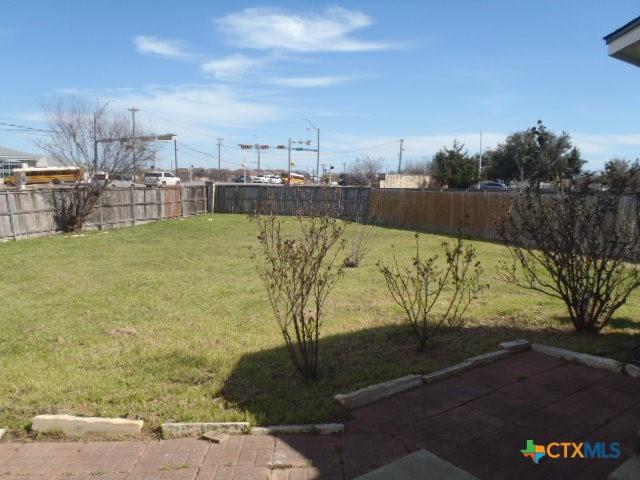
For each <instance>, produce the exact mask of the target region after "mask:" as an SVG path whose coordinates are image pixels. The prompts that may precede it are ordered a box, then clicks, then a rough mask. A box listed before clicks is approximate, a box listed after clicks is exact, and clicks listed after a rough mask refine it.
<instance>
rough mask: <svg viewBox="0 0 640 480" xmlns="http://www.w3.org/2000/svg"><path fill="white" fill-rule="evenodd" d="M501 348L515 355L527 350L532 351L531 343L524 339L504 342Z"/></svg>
mask: <svg viewBox="0 0 640 480" xmlns="http://www.w3.org/2000/svg"><path fill="white" fill-rule="evenodd" d="M500 348H502V349H503V350H508V351H510V352H514V353H516V352H526V351H527V350H531V342H530V341H529V340H524V339H518V340H511V341H508V342H502V343H501V344H500Z"/></svg>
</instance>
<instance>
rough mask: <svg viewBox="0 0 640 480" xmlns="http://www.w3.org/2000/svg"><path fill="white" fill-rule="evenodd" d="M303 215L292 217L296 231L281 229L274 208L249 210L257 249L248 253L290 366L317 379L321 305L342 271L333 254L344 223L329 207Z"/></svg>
mask: <svg viewBox="0 0 640 480" xmlns="http://www.w3.org/2000/svg"><path fill="white" fill-rule="evenodd" d="M306 215H308V216H302V214H299V215H298V216H297V217H296V222H297V224H298V227H299V233H298V235H291V234H287V233H285V232H284V231H283V221H282V220H281V219H280V218H279V217H277V216H275V215H274V214H273V213H266V214H264V213H263V214H255V215H253V216H252V220H254V221H256V222H257V223H258V225H259V229H260V234H259V235H258V239H259V240H260V250H261V251H260V254H257V253H256V252H253V251H252V254H251V256H252V258H253V259H254V260H255V262H256V266H257V270H258V274H259V276H260V278H261V279H262V281H263V283H264V285H265V287H266V289H267V294H268V296H269V301H270V303H271V307H272V309H273V313H274V315H275V317H276V320H277V322H278V325H279V326H280V331H281V332H282V335H283V337H284V340H285V343H286V345H287V350H288V352H289V356H290V357H291V360H292V362H293V364H294V366H295V368H296V369H297V370H298V371H299V372H300V373H301V374H302V375H303V376H304V377H305V378H310V379H316V378H318V362H319V339H320V328H321V326H322V319H323V305H324V302H325V301H326V299H327V296H328V295H329V293H330V292H331V290H332V289H333V287H334V286H335V284H336V281H337V280H338V279H339V278H340V276H341V275H342V273H343V269H342V266H340V265H337V264H336V258H337V256H338V254H339V253H340V251H341V250H342V248H343V245H344V242H343V241H342V240H341V238H342V234H343V233H344V228H345V224H344V222H342V221H341V220H337V219H335V218H332V217H331V216H330V215H329V213H328V210H323V211H321V212H319V213H317V214H311V213H310V212H306Z"/></svg>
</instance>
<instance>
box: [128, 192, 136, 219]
mask: <svg viewBox="0 0 640 480" xmlns="http://www.w3.org/2000/svg"><path fill="white" fill-rule="evenodd" d="M133 189H134V188H133V185H131V191H130V192H129V193H130V194H129V198H130V199H131V223H132V224H133V226H135V225H136V196H135V194H134V193H133Z"/></svg>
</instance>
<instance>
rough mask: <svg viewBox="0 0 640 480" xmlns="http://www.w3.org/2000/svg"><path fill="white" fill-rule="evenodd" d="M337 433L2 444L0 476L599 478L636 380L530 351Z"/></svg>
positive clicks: (636, 399) (388, 406) (625, 445)
mask: <svg viewBox="0 0 640 480" xmlns="http://www.w3.org/2000/svg"><path fill="white" fill-rule="evenodd" d="M353 414H354V417H355V418H354V419H353V420H352V421H350V422H348V423H347V426H346V432H345V434H344V435H343V436H342V437H336V436H326V435H280V436H277V437H275V436H232V437H231V438H230V439H229V440H228V441H225V442H223V443H221V444H219V445H217V444H209V443H207V442H205V441H201V440H195V439H183V440H167V441H149V442H143V441H124V442H88V443H57V442H37V443H30V444H28V443H6V442H5V443H0V479H22V480H28V479H32V480H45V479H46V480H51V479H60V480H63V479H64V480H79V479H83V480H89V479H90V480H97V479H100V480H134V479H138V480H142V479H145V480H154V479H260V478H264V479H267V478H270V479H291V480H293V479H305V478H327V479H329V478H336V479H338V478H340V479H342V478H346V479H349V478H353V477H354V476H357V475H359V474H362V473H365V472H367V471H370V470H372V469H374V468H376V467H378V466H381V465H384V464H386V463H388V462H391V461H393V460H395V459H397V458H400V457H402V456H404V455H406V454H407V453H409V452H411V451H413V450H416V449H419V448H425V449H427V450H429V451H431V452H433V453H435V454H436V455H439V456H440V457H442V458H444V459H445V460H447V461H449V462H451V463H454V464H456V465H458V466H460V467H462V468H464V469H465V470H468V471H469V472H471V473H473V474H475V475H477V476H478V477H480V478H486V479H492V480H493V479H503V478H504V479H507V478H508V479H541V478H545V479H574V478H581V479H603V478H606V476H607V474H608V473H610V472H611V471H613V470H614V469H615V468H616V466H617V465H619V464H620V463H621V462H622V461H624V460H625V459H626V458H627V456H628V455H629V454H630V453H631V451H632V449H633V444H634V436H635V434H636V432H637V431H638V430H639V429H640V381H638V380H635V379H632V378H630V377H625V376H622V375H615V374H612V373H608V372H604V371H601V370H595V369H591V368H587V367H583V366H580V365H576V364H569V363H566V362H563V361H562V360H558V359H555V358H552V357H549V356H545V355H541V354H538V353H533V352H527V353H521V354H518V355H515V356H513V357H510V358H507V359H505V360H500V361H498V362H495V363H492V364H489V365H487V366H484V367H479V368H476V369H473V370H470V371H467V372H464V373H462V374H460V375H459V376H456V377H452V378H448V379H445V380H442V381H440V382H437V383H434V384H431V385H426V386H424V387H420V388H418V389H415V390H412V391H410V392H406V393H404V394H400V395H397V396H394V397H391V398H389V399H387V400H383V401H381V402H378V403H375V404H372V405H369V406H366V407H363V408H360V409H357V410H355V411H354V412H353ZM527 439H532V440H534V441H535V442H537V443H546V442H551V441H582V440H584V441H593V442H595V441H606V442H609V441H619V442H621V444H622V450H623V456H622V457H621V458H620V459H618V460H605V459H597V460H584V459H580V460H578V459H574V460H551V459H543V461H542V462H541V463H540V465H534V464H533V463H532V462H531V460H529V459H526V458H524V457H522V456H521V455H520V452H519V451H520V449H522V448H524V447H525V443H526V440H527Z"/></svg>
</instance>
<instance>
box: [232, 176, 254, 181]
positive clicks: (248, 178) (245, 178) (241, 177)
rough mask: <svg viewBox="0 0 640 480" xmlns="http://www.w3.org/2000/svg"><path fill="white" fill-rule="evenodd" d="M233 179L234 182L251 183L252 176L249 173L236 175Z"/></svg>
mask: <svg viewBox="0 0 640 480" xmlns="http://www.w3.org/2000/svg"><path fill="white" fill-rule="evenodd" d="M231 181H232V182H233V183H251V177H249V176H248V175H247V176H243V175H236V176H235V177H233V178H232V179H231Z"/></svg>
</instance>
